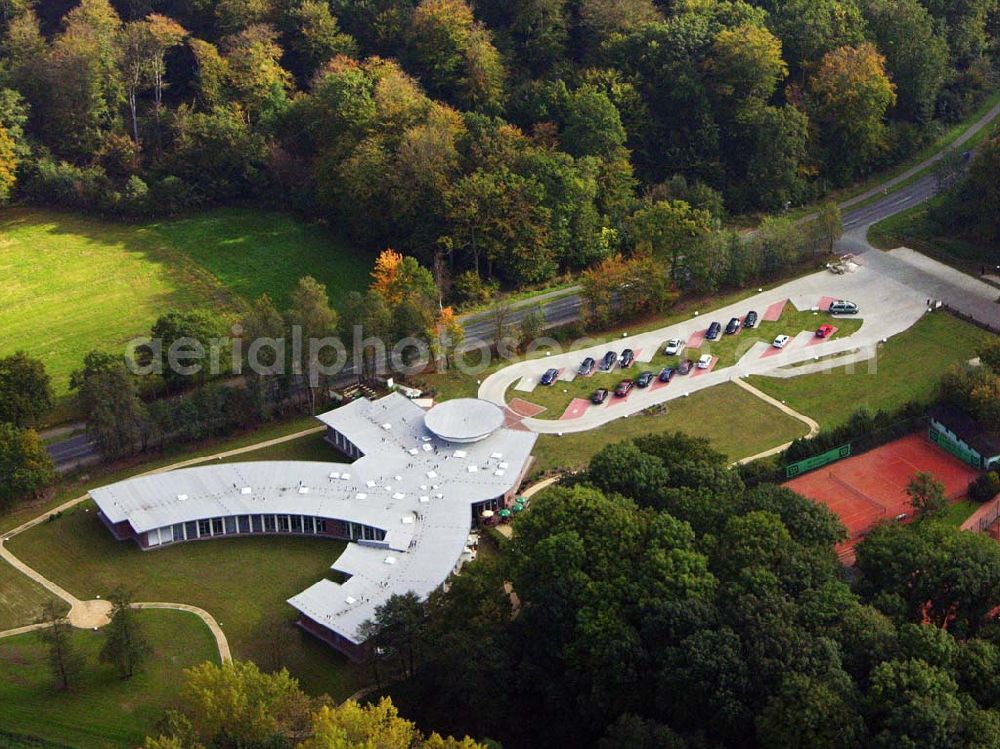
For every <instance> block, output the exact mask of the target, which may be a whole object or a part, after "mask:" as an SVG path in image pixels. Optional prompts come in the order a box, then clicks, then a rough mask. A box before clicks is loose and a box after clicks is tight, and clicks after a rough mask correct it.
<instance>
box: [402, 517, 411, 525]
mask: <svg viewBox="0 0 1000 749" xmlns="http://www.w3.org/2000/svg"><path fill="white" fill-rule="evenodd" d="M403 525H413V515H403Z"/></svg>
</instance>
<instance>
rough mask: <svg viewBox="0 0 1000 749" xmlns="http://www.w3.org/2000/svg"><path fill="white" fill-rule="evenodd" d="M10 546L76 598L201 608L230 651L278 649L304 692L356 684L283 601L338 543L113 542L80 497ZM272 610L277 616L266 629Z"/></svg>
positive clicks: (348, 689) (266, 656) (265, 654)
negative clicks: (124, 594)
mask: <svg viewBox="0 0 1000 749" xmlns="http://www.w3.org/2000/svg"><path fill="white" fill-rule="evenodd" d="M8 546H9V548H10V550H11V551H12V552H13V553H14V554H16V555H17V556H18V557H19V558H20V559H22V560H23V561H24V562H25V563H27V564H28V565H30V566H31V567H33V568H35V569H36V570H38V571H39V572H40V573H42V574H43V575H45V576H46V577H48V578H49V579H50V580H53V581H55V582H57V583H59V584H60V585H62V586H63V587H64V588H66V589H67V590H69V591H70V592H71V593H73V594H74V595H76V596H78V597H80V598H94V597H96V596H98V595H100V596H107V594H108V593H110V592H111V591H112V590H113V589H114V588H115V587H116V586H118V585H123V586H125V587H126V588H128V589H129V590H131V591H132V592H133V594H134V596H135V599H136V600H138V601H172V602H177V603H189V604H194V605H195V606H200V607H201V608H204V609H205V610H207V611H208V612H210V613H211V614H212V615H213V616H214V617H215V618H216V620H217V621H219V623H220V625H221V626H222V628H223V630H224V631H225V632H226V635H227V637H228V638H229V641H230V646H231V647H232V649H233V654H234V656H235V657H237V658H250V659H252V660H256V661H258V662H260V663H262V664H263V665H265V666H267V665H270V664H273V659H274V652H275V650H274V648H275V647H278V649H279V651H280V660H281V662H283V663H284V664H285V665H286V666H287V667H288V669H289V671H291V672H292V674H294V675H295V676H297V677H298V678H299V679H300V680H301V681H302V685H303V687H304V688H305V689H307V690H309V691H310V692H314V693H321V692H326V693H329V694H330V695H332V696H333V697H335V698H341V699H342V698H344V697H346V696H348V695H349V694H351V693H352V692H354V691H355V690H356V689H357V687H358V676H359V673H358V672H357V671H356V670H355V668H354V667H353V666H350V665H349V664H348V663H347V661H346V660H345V659H344V658H342V657H341V656H339V655H337V654H336V653H335V652H334V651H333V650H332V649H330V648H329V647H327V646H326V645H322V644H321V643H319V642H318V641H317V640H315V639H313V638H312V637H309V636H307V635H305V634H303V633H301V632H300V631H299V630H298V629H297V628H296V627H294V620H295V615H296V614H295V611H294V609H292V608H291V607H290V606H288V605H287V604H286V603H285V600H286V599H288V598H289V597H291V596H292V595H294V594H296V593H298V592H300V591H302V590H304V589H305V588H306V587H308V586H309V585H312V584H313V583H314V582H316V581H317V580H320V579H322V578H323V577H325V576H326V575H327V574H329V568H330V565H331V564H333V562H334V561H335V560H336V559H337V557H338V556H339V555H340V552H341V551H342V550H343V549H344V542H340V541H333V540H329V539H322V538H294V537H279V536H268V537H261V538H231V539H221V540H218V541H206V542H202V543H187V544H179V545H177V546H172V547H167V548H163V549H158V550H156V551H148V552H144V551H140V550H139V548H138V547H137V546H135V545H134V544H132V543H120V542H118V541H115V540H114V539H113V538H112V537H111V534H110V533H108V531H107V529H106V528H105V527H104V525H103V524H102V523H101V522H100V521H99V520H98V519H97V515H96V511H95V505H94V504H93V503H92V502H90V501H87V502H85V503H83V504H82V505H77V506H76V507H75V508H73V509H71V510H69V511H67V512H66V513H65V514H63V515H62V516H60V517H58V518H56V519H54V520H52V521H50V522H47V523H43V524H41V525H39V526H37V527H35V528H32V529H31V530H29V531H27V532H25V533H22V534H20V535H18V536H15V537H14V538H13V539H11V540H10V541H9V542H8ZM275 616H277V617H279V622H278V623H277V624H275V626H273V627H272V626H271V625H272V623H273V618H274V617H275ZM275 643H277V646H275Z"/></svg>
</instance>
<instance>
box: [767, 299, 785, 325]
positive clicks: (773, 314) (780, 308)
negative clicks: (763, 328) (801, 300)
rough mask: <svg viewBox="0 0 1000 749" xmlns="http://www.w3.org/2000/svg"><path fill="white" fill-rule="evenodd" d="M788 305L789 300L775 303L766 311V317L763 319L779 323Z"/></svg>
mask: <svg viewBox="0 0 1000 749" xmlns="http://www.w3.org/2000/svg"><path fill="white" fill-rule="evenodd" d="M786 304H788V300H787V299H782V300H781V301H780V302H775V303H774V304H772V305H771V306H770V307H768V308H767V309H766V310H765V311H764V315H763V317H761V319H762V320H766V321H767V322H777V321H778V320H780V319H781V313H782V312H784V311H785V305H786Z"/></svg>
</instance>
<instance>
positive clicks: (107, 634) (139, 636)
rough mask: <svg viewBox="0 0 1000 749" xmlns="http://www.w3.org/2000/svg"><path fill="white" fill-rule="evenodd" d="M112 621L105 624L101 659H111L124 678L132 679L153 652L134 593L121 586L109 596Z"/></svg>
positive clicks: (105, 661) (108, 661)
mask: <svg viewBox="0 0 1000 749" xmlns="http://www.w3.org/2000/svg"><path fill="white" fill-rule="evenodd" d="M108 600H109V601H111V621H110V622H109V623H108V624H107V626H106V627H105V628H104V645H103V646H102V647H101V653H100V659H101V661H102V662H104V663H111V664H113V665H114V666H115V667H116V668H117V669H118V672H119V674H120V675H121V677H122V678H123V679H131V678H132V677H133V676H134V675H135V673H136V671H137V670H139V668H140V667H141V666H142V664H143V663H144V662H145V660H146V659H147V658H148V657H149V656H150V655H151V654H152V650H153V649H152V646H151V645H150V643H149V639H148V638H147V636H146V631H145V627H144V625H143V623H142V622H141V621H140V620H139V618H138V614H137V613H136V610H135V609H134V608H132V594H131V593H129V592H128V591H126V590H124V589H122V588H119V589H117V590H116V591H114V592H113V593H111V595H109V596H108Z"/></svg>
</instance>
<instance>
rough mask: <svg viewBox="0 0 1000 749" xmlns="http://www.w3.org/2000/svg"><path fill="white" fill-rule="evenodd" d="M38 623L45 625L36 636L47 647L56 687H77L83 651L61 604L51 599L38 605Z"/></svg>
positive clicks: (63, 689) (69, 688)
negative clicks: (39, 615) (39, 614)
mask: <svg viewBox="0 0 1000 749" xmlns="http://www.w3.org/2000/svg"><path fill="white" fill-rule="evenodd" d="M39 623H41V624H45V625H47V626H45V627H44V628H42V629H40V630H38V638H39V639H40V640H41V641H42V642H43V643H44V644H45V647H46V649H47V650H48V657H49V668H50V669H51V671H52V675H53V677H54V678H55V681H56V686H57V687H58V689H59V690H60V691H63V692H66V691H69V690H71V689H73V688H74V687H75V686H77V682H78V681H79V679H80V676H81V674H82V673H83V667H84V660H83V654H82V653H81V652H80V651H79V650H78V648H77V647H76V644H75V643H74V642H73V626H72V625H71V624H70V623H69V620H68V619H67V618H66V614H65V612H64V611H63V607H62V605H61V604H60V603H56V601H54V600H51V599H50V600H48V601H46V602H45V605H44V606H43V607H42V616H41V620H40V622H39Z"/></svg>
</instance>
